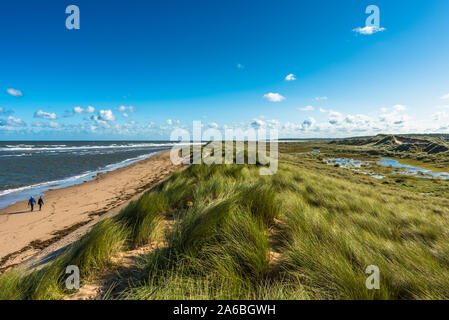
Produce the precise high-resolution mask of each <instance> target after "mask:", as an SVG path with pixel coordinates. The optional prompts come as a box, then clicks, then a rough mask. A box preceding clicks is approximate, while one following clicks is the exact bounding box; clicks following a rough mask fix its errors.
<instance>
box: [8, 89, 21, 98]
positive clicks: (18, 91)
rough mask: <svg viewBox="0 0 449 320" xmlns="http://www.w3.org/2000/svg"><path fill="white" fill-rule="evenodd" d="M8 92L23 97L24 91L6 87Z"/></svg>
mask: <svg viewBox="0 0 449 320" xmlns="http://www.w3.org/2000/svg"><path fill="white" fill-rule="evenodd" d="M6 93H7V94H9V95H11V96H14V97H23V93H22V91H20V90H17V89H13V88H9V89H6Z"/></svg>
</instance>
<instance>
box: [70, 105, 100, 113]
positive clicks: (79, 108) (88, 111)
mask: <svg viewBox="0 0 449 320" xmlns="http://www.w3.org/2000/svg"><path fill="white" fill-rule="evenodd" d="M73 112H75V113H77V114H81V113H94V112H95V108H94V107H92V106H88V107H87V108H86V109H83V108H81V107H75V108H73Z"/></svg>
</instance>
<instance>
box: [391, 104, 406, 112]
mask: <svg viewBox="0 0 449 320" xmlns="http://www.w3.org/2000/svg"><path fill="white" fill-rule="evenodd" d="M393 109H394V110H397V111H404V110H406V109H407V107H406V106H403V105H401V104H397V105H395V106H393Z"/></svg>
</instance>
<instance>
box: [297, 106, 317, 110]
mask: <svg viewBox="0 0 449 320" xmlns="http://www.w3.org/2000/svg"><path fill="white" fill-rule="evenodd" d="M298 110H300V111H313V110H315V108H314V107H313V106H306V107H304V108H298Z"/></svg>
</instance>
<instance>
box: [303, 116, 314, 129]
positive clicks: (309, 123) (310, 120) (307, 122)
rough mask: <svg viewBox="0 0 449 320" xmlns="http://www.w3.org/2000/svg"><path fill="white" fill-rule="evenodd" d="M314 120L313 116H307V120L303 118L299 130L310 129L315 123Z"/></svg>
mask: <svg viewBox="0 0 449 320" xmlns="http://www.w3.org/2000/svg"><path fill="white" fill-rule="evenodd" d="M315 123H316V121H315V119H314V118H308V119H307V120H304V121H303V123H302V124H301V130H306V131H307V130H310V129H312V128H313V126H314V125H315Z"/></svg>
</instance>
